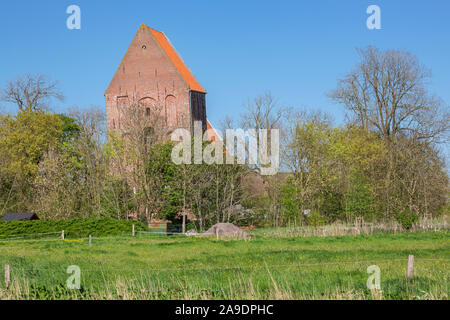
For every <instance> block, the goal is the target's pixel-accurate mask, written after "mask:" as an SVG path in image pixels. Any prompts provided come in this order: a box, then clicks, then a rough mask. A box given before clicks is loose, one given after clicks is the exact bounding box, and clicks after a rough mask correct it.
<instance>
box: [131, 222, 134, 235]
mask: <svg viewBox="0 0 450 320" xmlns="http://www.w3.org/2000/svg"><path fill="white" fill-rule="evenodd" d="M131 235H132V236H133V237H134V224H133V228H132V229H131Z"/></svg>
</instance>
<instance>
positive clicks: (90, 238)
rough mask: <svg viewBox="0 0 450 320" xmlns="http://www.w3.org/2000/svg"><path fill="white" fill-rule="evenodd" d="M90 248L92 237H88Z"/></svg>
mask: <svg viewBox="0 0 450 320" xmlns="http://www.w3.org/2000/svg"><path fill="white" fill-rule="evenodd" d="M90 246H92V237H91V235H89V247H90Z"/></svg>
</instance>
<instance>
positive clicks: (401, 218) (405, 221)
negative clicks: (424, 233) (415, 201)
mask: <svg viewBox="0 0 450 320" xmlns="http://www.w3.org/2000/svg"><path fill="white" fill-rule="evenodd" d="M396 218H397V221H398V222H399V223H400V224H401V225H402V227H403V228H405V229H407V230H409V229H411V227H412V226H413V224H414V223H416V222H417V220H419V217H418V216H417V214H415V213H414V212H412V211H411V210H409V209H406V210H403V211H402V212H400V213H399V214H397V217H396Z"/></svg>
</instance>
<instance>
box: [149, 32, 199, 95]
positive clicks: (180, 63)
mask: <svg viewBox="0 0 450 320" xmlns="http://www.w3.org/2000/svg"><path fill="white" fill-rule="evenodd" d="M144 26H146V25H144ZM146 27H147V28H148V29H150V31H151V32H152V34H153V36H154V38H155V39H156V41H157V42H158V44H159V45H160V46H161V49H162V50H163V51H164V52H165V53H166V55H167V57H168V58H169V60H170V61H171V62H172V64H173V65H174V67H175V69H176V70H177V71H178V72H179V73H180V75H181V77H182V78H183V79H184V80H185V81H186V83H187V84H188V86H189V88H190V89H191V90H193V91H199V92H202V93H206V91H205V89H203V87H202V86H201V84H200V83H199V81H198V80H197V79H196V78H195V76H194V74H193V73H192V71H191V69H189V67H188V66H187V65H186V63H185V62H184V60H183V58H182V57H181V55H180V54H179V52H178V51H177V50H176V49H175V46H174V45H173V44H172V42H171V41H170V39H169V37H168V36H167V35H166V34H165V33H164V32H162V31H158V30H155V29H153V28H150V27H148V26H146ZM164 41H165V43H164ZM171 51H172V52H171Z"/></svg>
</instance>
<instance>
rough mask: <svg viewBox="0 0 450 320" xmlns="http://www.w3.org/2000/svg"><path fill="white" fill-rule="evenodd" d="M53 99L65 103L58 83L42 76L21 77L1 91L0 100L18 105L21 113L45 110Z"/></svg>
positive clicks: (28, 75) (27, 75) (10, 82)
mask: <svg viewBox="0 0 450 320" xmlns="http://www.w3.org/2000/svg"><path fill="white" fill-rule="evenodd" d="M52 98H53V99H57V100H59V101H64V96H63V94H62V93H61V91H59V89H58V83H57V82H56V81H52V80H50V79H49V78H48V77H46V76H44V75H41V74H35V75H30V74H26V75H23V76H20V77H18V78H17V79H16V80H13V81H9V82H8V83H7V85H6V87H5V88H4V89H2V90H1V91H0V100H1V101H5V102H10V103H14V104H16V105H17V107H18V108H19V110H20V111H25V110H28V111H36V110H45V109H47V108H48V103H49V101H50V100H51V99H52Z"/></svg>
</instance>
